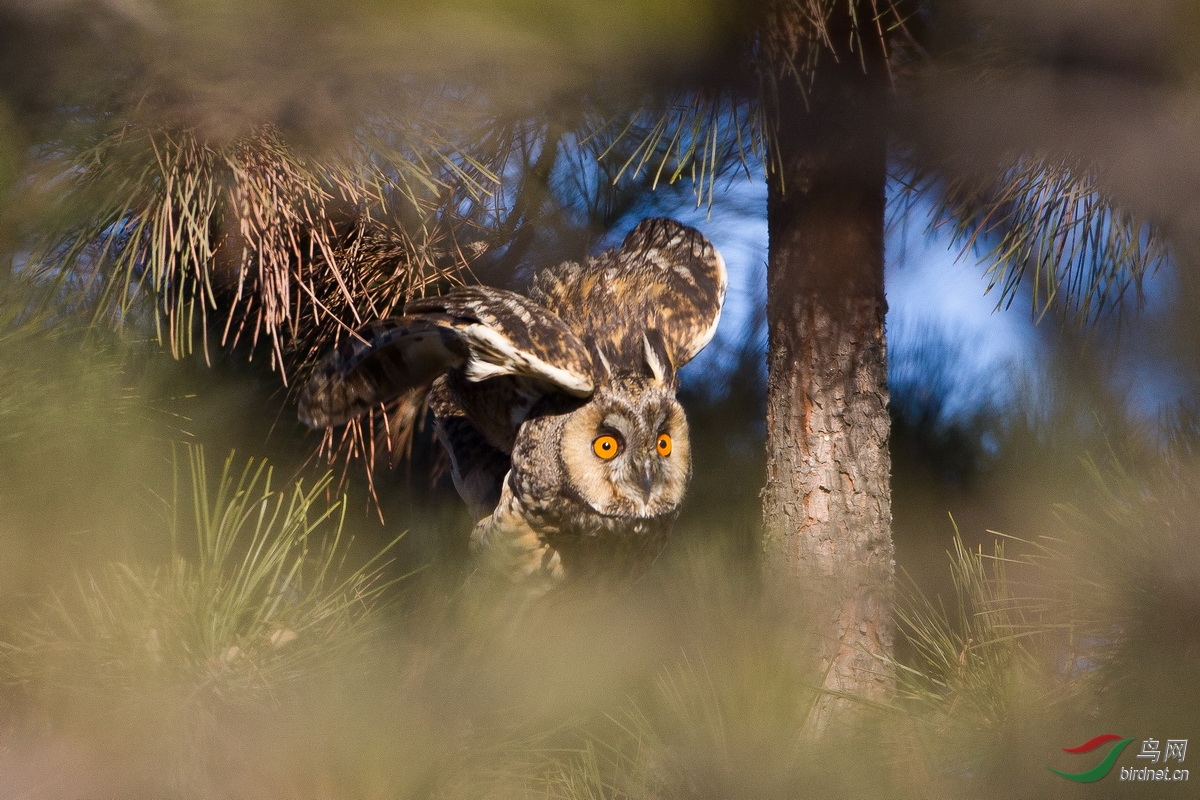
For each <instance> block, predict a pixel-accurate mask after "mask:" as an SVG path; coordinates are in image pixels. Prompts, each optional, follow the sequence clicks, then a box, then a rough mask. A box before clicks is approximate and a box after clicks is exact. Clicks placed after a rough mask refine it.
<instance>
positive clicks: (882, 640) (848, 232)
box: [764, 9, 893, 726]
mask: <svg viewBox="0 0 1200 800" xmlns="http://www.w3.org/2000/svg"><path fill="white" fill-rule="evenodd" d="M862 11H864V12H865V11H866V9H862ZM866 18H867V19H869V17H866ZM847 38H848V37H847ZM863 39H864V44H865V49H866V50H867V54H866V56H865V57H864V56H862V55H861V53H860V52H858V51H856V52H853V53H851V52H850V51H849V48H847V49H846V50H845V51H844V52H841V53H839V54H838V57H837V60H836V61H835V60H834V59H833V58H830V57H829V56H830V53H829V51H827V50H826V51H822V54H821V61H822V63H818V64H817V67H816V71H815V83H814V85H813V86H811V87H810V88H809V89H808V90H807V91H806V92H803V93H802V92H801V90H800V88H799V85H798V83H797V82H796V80H795V78H794V77H790V78H789V77H782V76H781V77H780V79H779V93H778V107H777V109H776V111H777V120H778V125H779V127H778V131H777V133H778V136H777V138H776V140H775V141H776V150H775V152H774V154H773V155H774V158H773V160H772V161H773V166H774V169H773V174H772V176H771V181H770V189H769V194H768V201H767V218H768V223H769V228H770V252H769V261H768V278H767V280H768V289H767V322H768V330H769V350H768V353H769V355H768V369H769V372H768V383H767V459H768V460H767V487H766V491H765V493H764V515H765V522H766V538H765V553H764V558H765V568H766V570H767V577H768V579H769V581H770V582H771V583H772V584H774V586H775V587H777V588H779V587H782V589H783V590H784V591H785V592H787V593H788V594H790V595H791V596H792V599H793V600H795V601H797V602H798V604H799V605H801V606H802V607H804V608H805V609H806V610H807V611H808V612H809V613H812V614H815V615H816V616H815V624H816V628H817V633H818V634H819V639H818V640H819V641H821V642H822V644H821V645H820V646H821V647H822V648H823V649H822V652H821V658H822V667H823V668H824V670H825V673H824V674H825V687H826V688H827V689H830V690H833V691H836V692H849V693H853V694H857V695H862V696H867V697H874V698H879V697H881V696H883V695H884V694H885V693H886V691H887V688H888V687H889V686H890V683H891V680H890V676H889V670H888V669H887V668H886V666H885V665H884V663H883V662H882V660H881V658H883V657H887V656H890V655H891V650H892V622H891V614H890V605H891V589H892V575H893V561H892V542H891V497H890V477H891V459H890V456H889V454H888V430H889V424H890V423H889V418H888V408H887V404H888V390H887V349H886V344H885V340H884V312H885V310H886V301H885V299H884V293H883V225H884V217H883V213H884V189H885V182H886V137H885V132H884V102H885V99H886V96H887V88H888V87H887V75H886V69H885V64H884V58H883V53H882V46H881V45H879V44H878V42H872V41H870V40H871V34H870V33H864V35H863ZM835 43H836V40H835ZM872 46H874V47H876V48H877V52H874V53H872V52H871V48H872ZM864 61H865V64H864ZM835 707H836V704H835V703H832V702H827V703H823V704H820V705H819V706H818V716H817V719H816V720H815V722H816V723H817V724H818V725H820V726H823V725H824V723H825V722H827V721H828V718H829V715H830V714H831V713H832V711H833V710H834V708H835Z"/></svg>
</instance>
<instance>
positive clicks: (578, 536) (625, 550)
mask: <svg viewBox="0 0 1200 800" xmlns="http://www.w3.org/2000/svg"><path fill="white" fill-rule="evenodd" d="M726 285H727V279H726V273H725V264H724V261H723V260H722V258H721V255H720V254H719V253H718V252H717V250H716V248H714V247H713V245H712V243H711V242H709V241H708V239H706V238H705V237H704V236H703V235H702V234H701V233H700V232H699V231H697V230H695V229H693V228H690V227H687V226H685V225H682V224H680V223H678V222H675V221H673V220H669V219H661V218H654V219H646V220H643V221H642V222H641V223H640V224H639V225H638V226H637V227H636V228H634V229H633V231H632V232H630V234H629V235H628V236H627V237H626V238H625V241H624V243H623V244H622V245H621V246H620V247H618V248H614V249H610V250H607V251H605V252H603V253H601V254H599V255H598V256H595V257H592V258H588V259H586V260H584V261H583V262H582V263H575V262H565V263H563V264H559V265H558V266H555V267H550V268H548V269H544V270H541V271H540V272H538V273H537V274H536V275H535V276H534V279H533V283H532V286H531V287H530V289H529V291H528V292H527V294H525V295H521V294H517V293H515V292H510V291H506V290H503V289H493V288H489V287H485V286H474V287H463V288H457V289H454V290H452V291H450V292H448V293H447V294H445V295H442V296H440V297H431V298H426V299H422V300H414V301H412V302H410V303H408V304H407V305H406V306H405V308H404V315H403V316H400V317H395V318H392V319H385V320H380V321H377V322H374V323H371V324H369V325H367V326H366V327H364V328H363V329H361V330H360V331H358V332H357V333H356V334H355V335H353V336H350V337H347V338H346V339H344V340H343V341H342V342H341V343H340V345H339V346H338V347H337V348H336V349H335V350H334V351H333V352H332V353H330V354H329V355H328V356H326V357H325V358H324V359H323V360H322V361H321V362H320V363H319V364H318V365H317V367H316V369H315V370H314V371H313V374H312V376H311V378H310V379H309V382H308V384H307V385H306V386H305V387H304V388H303V390H302V391H301V395H300V418H301V419H302V420H303V421H304V422H305V423H306V424H308V425H309V426H311V427H314V428H322V427H328V426H332V425H339V424H342V423H344V422H346V421H348V420H350V419H352V418H354V417H356V416H358V415H359V414H362V413H363V412H365V411H366V410H367V409H368V408H370V407H371V406H372V405H373V404H376V403H380V402H386V401H387V400H390V399H392V398H395V397H398V396H399V395H401V394H402V393H404V392H407V391H409V390H412V389H416V388H420V387H422V386H427V385H430V384H432V391H431V394H430V405H431V407H432V409H433V412H434V417H435V420H436V427H435V430H436V435H437V438H438V439H439V441H440V442H441V444H442V445H443V446H444V447H445V448H446V451H447V452H448V453H449V456H450V463H451V475H452V477H453V479H454V484H455V487H456V488H457V489H458V492H459V494H460V495H461V496H462V498H463V499H464V500H465V501H466V503H467V505H468V506H469V508H470V510H471V512H472V514H473V515H474V517H475V519H476V520H477V523H476V525H475V529H474V532H473V533H472V536H471V540H472V544H473V545H474V546H476V547H477V548H486V549H487V552H488V553H490V554H491V555H492V556H493V557H495V558H498V559H499V560H501V561H502V562H503V563H505V564H507V565H509V566H510V567H511V568H512V569H514V570H515V571H516V574H521V575H524V576H527V577H530V578H534V579H541V580H549V581H554V580H557V579H559V578H562V577H564V576H565V577H568V578H571V577H574V576H579V575H587V574H597V573H600V574H610V575H611V574H614V571H616V573H617V574H624V575H627V576H636V575H638V574H640V573H641V572H643V571H644V570H645V569H646V568H647V567H648V566H649V564H650V563H651V562H653V560H654V559H655V558H656V557H657V556H658V554H659V553H660V552H661V550H662V548H663V546H664V545H665V543H666V537H667V534H668V533H669V531H670V528H671V525H672V523H673V522H674V521H675V518H676V517H677V516H678V514H679V510H680V505H681V503H682V501H683V496H684V493H685V491H686V488H687V484H688V480H689V478H690V477H691V448H690V443H689V439H688V427H687V420H686V419H685V417H684V413H683V409H682V408H681V407H680V405H679V402H678V401H677V400H676V397H675V393H676V389H677V386H678V381H677V377H676V371H677V370H678V369H679V368H680V367H682V366H683V365H684V364H686V363H687V362H688V361H690V360H691V359H692V358H693V357H694V356H695V355H696V354H697V353H698V352H700V350H701V349H702V348H704V346H705V345H707V344H708V342H709V341H710V340H711V339H712V337H713V334H714V333H715V331H716V327H717V321H718V319H719V317H720V314H721V305H722V303H723V301H724V298H725V289H726Z"/></svg>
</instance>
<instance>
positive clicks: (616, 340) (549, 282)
mask: <svg viewBox="0 0 1200 800" xmlns="http://www.w3.org/2000/svg"><path fill="white" fill-rule="evenodd" d="M728 284H729V281H728V276H727V274H726V271H725V260H724V259H723V258H721V254H720V253H719V252H717V249H716V247H714V246H713V244H712V242H710V241H709V240H708V238H707V237H705V236H704V234H702V233H700V231H698V230H696V229H695V228H691V227H689V226H687V225H684V224H682V223H680V222H676V221H675V220H672V219H665V218H662V217H654V218H650V219H645V220H642V221H641V222H640V223H638V225H637V227H635V228H634V229H633V230H632V231H630V233H629V235H628V236H626V237H625V241H624V242H623V243H622V244H621V246H620V247H618V248H614V249H611V250H607V251H605V252H603V253H601V254H599V255H598V256H595V257H594V258H589V259H587V260H586V261H585V262H584V263H582V264H577V263H573V262H567V263H564V264H560V265H558V266H557V267H552V268H550V269H547V270H543V271H542V272H541V273H539V274H538V276H537V277H536V279H535V282H534V287H533V291H532V293H531V294H532V295H533V297H534V298H535V299H537V300H538V301H539V302H540V303H542V304H543V305H545V306H546V307H547V308H550V309H552V310H554V311H555V312H556V313H558V314H559V315H560V316H562V317H570V318H578V319H580V324H578V325H577V326H576V327H577V328H579V329H581V330H584V331H586V334H587V336H588V337H589V338H590V339H591V340H592V341H593V342H595V344H596V346H597V348H598V349H599V351H600V352H601V353H602V354H604V355H605V356H606V358H610V359H615V360H616V363H614V364H613V367H614V368H618V369H620V368H624V369H636V368H638V367H639V366H641V365H642V364H643V363H644V362H646V361H649V362H650V364H649V366H650V368H651V369H652V370H653V371H654V372H655V374H657V373H658V372H659V371H660V370H659V367H660V366H666V367H667V369H668V371H670V372H672V373H673V371H674V370H676V369H678V368H679V367H682V366H683V365H684V364H686V363H687V362H689V361H691V360H692V359H693V358H694V357H695V356H696V354H697V353H699V352H700V351H701V350H702V349H704V347H705V345H707V344H708V343H709V342H710V341H711V340H712V337H713V334H715V333H716V330H717V322H718V320H719V319H720V317H721V307H722V305H723V304H724V302H725V291H726V289H727V287H728ZM659 350H662V351H664V352H665V355H666V356H667V359H668V360H669V362H670V363H669V365H658V364H656V363H654V362H655V361H656V360H657V358H656V353H657V352H658V351H659Z"/></svg>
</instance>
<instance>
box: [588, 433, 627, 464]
mask: <svg viewBox="0 0 1200 800" xmlns="http://www.w3.org/2000/svg"><path fill="white" fill-rule="evenodd" d="M620 449H621V443H620V442H618V441H617V437H615V436H609V435H608V434H605V435H604V436H597V437H596V441H594V442H592V452H593V453H595V454H596V455H598V456H600V458H603V459H604V460H605V461H607V460H608V459H610V458H612V457H613V456H615V455H616V454H617V451H618V450H620Z"/></svg>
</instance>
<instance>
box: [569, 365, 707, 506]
mask: <svg viewBox="0 0 1200 800" xmlns="http://www.w3.org/2000/svg"><path fill="white" fill-rule="evenodd" d="M562 458H563V466H564V467H565V470H566V473H567V475H568V476H569V478H570V480H571V483H572V488H574V490H575V494H576V495H577V496H578V497H579V498H580V499H582V500H583V501H584V502H585V503H586V504H587V505H589V506H590V507H591V508H592V510H593V511H595V512H597V513H599V514H602V515H604V516H611V517H628V518H637V519H648V518H654V517H661V516H664V515H668V514H674V513H677V512H678V510H679V506H680V504H681V503H682V501H683V495H684V491H685V490H686V488H687V483H688V479H689V478H690V476H691V453H690V447H689V442H688V431H687V420H686V419H685V418H684V415H683V409H682V408H681V407H680V405H679V403H678V402H677V401H676V400H675V397H674V395H673V394H672V393H671V392H670V391H669V390H667V389H665V388H664V387H661V386H655V385H653V383H651V382H648V381H640V380H639V381H627V382H623V383H621V384H620V385H618V386H613V387H606V388H605V389H603V390H601V391H600V392H598V393H597V394H596V396H595V397H593V398H592V400H591V401H589V402H588V403H587V404H585V405H584V406H583V407H581V408H580V409H579V410H578V411H576V412H574V413H573V414H572V415H571V418H570V419H569V420H568V421H567V423H566V425H565V426H564V429H563V450H562Z"/></svg>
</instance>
